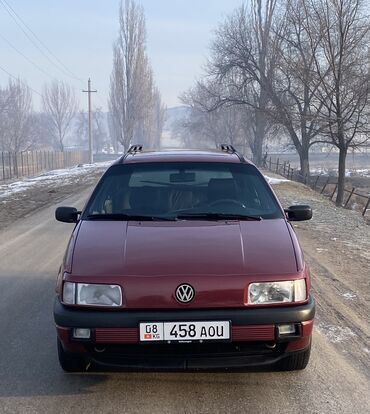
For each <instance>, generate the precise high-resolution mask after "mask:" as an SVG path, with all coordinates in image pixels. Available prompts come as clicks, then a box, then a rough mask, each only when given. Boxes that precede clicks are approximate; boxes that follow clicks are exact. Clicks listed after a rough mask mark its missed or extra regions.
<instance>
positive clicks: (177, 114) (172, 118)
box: [163, 105, 189, 131]
mask: <svg viewBox="0 0 370 414" xmlns="http://www.w3.org/2000/svg"><path fill="white" fill-rule="evenodd" d="M188 112H189V107H187V106H184V105H181V106H174V107H172V108H167V111H166V122H165V125H164V128H163V129H164V130H165V131H171V130H172V128H173V126H174V124H175V123H176V122H177V121H180V120H181V119H183V118H186V116H187V114H188Z"/></svg>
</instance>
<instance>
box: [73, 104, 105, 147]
mask: <svg viewBox="0 0 370 414" xmlns="http://www.w3.org/2000/svg"><path fill="white" fill-rule="evenodd" d="M76 118H77V119H76V123H75V135H76V137H77V142H78V143H79V145H81V146H82V147H86V148H88V143H89V117H88V113H87V112H85V111H79V113H78V114H77V117H76ZM92 138H93V142H94V150H95V153H96V154H98V153H100V152H102V151H103V150H104V149H107V147H110V142H109V138H108V134H107V129H106V115H105V114H104V112H103V111H102V108H100V107H99V108H96V109H95V110H94V111H93V113H92Z"/></svg>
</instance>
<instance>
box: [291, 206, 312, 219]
mask: <svg viewBox="0 0 370 414" xmlns="http://www.w3.org/2000/svg"><path fill="white" fill-rule="evenodd" d="M284 211H285V213H286V214H287V216H288V220H290V221H305V220H311V219H312V209H311V207H310V206H306V205H296V206H290V207H289V208H287V209H285V210H284Z"/></svg>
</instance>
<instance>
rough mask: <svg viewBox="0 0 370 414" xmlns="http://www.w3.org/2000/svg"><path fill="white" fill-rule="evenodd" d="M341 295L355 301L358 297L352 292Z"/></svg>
mask: <svg viewBox="0 0 370 414" xmlns="http://www.w3.org/2000/svg"><path fill="white" fill-rule="evenodd" d="M340 295H341V296H343V297H344V299H346V300H353V299H356V298H357V295H355V294H354V293H351V292H346V293H341V294H340Z"/></svg>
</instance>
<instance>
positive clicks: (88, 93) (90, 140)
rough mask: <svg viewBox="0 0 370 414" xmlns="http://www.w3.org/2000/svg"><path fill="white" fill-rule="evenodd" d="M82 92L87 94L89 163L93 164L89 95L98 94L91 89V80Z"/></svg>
mask: <svg viewBox="0 0 370 414" xmlns="http://www.w3.org/2000/svg"><path fill="white" fill-rule="evenodd" d="M82 92H87V102H88V107H89V162H90V164H92V163H93V142H92V114H91V93H93V92H98V91H97V90H92V89H91V79H90V78H89V80H88V81H87V91H85V90H83V91H82Z"/></svg>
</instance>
